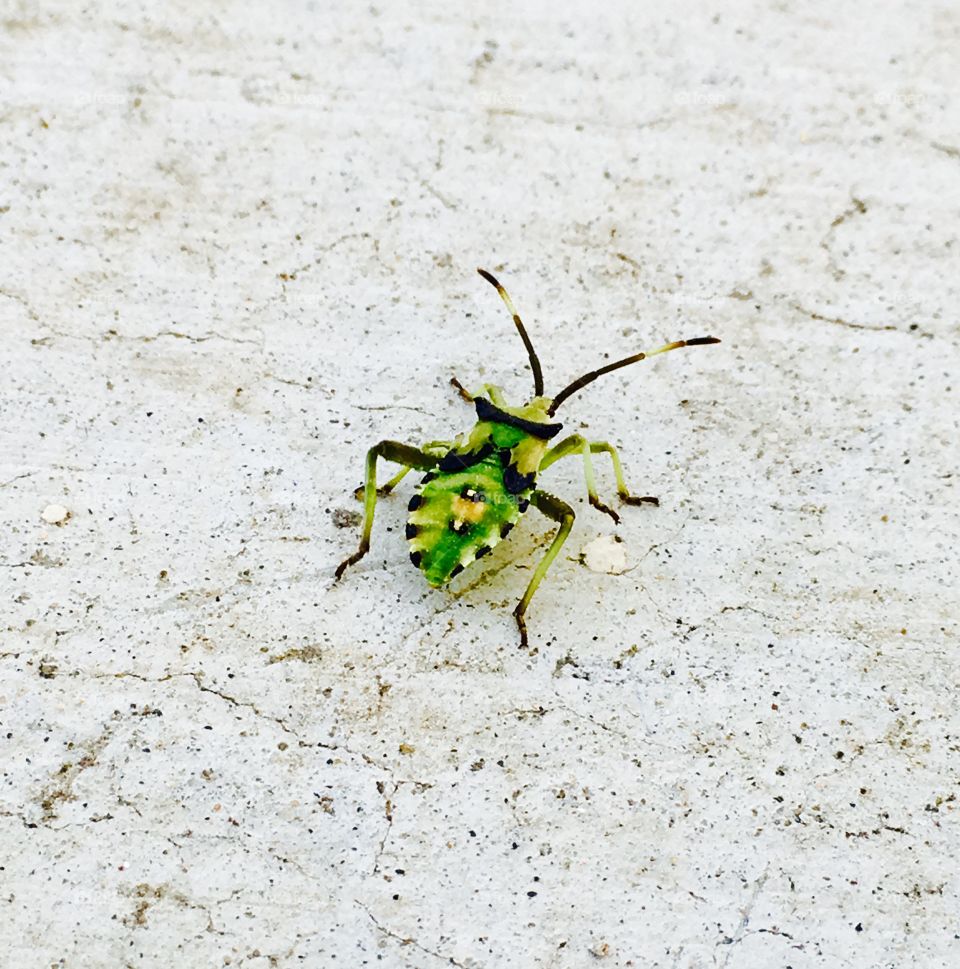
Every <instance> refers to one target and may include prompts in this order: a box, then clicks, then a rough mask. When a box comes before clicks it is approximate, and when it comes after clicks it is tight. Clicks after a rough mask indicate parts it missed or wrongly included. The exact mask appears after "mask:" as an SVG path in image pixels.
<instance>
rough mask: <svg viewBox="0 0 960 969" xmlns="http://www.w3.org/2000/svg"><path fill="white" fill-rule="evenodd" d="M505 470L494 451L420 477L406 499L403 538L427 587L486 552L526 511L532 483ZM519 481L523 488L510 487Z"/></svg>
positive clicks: (450, 575)
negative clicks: (458, 467)
mask: <svg viewBox="0 0 960 969" xmlns="http://www.w3.org/2000/svg"><path fill="white" fill-rule="evenodd" d="M508 468H509V465H506V466H505V465H504V463H503V461H502V459H501V456H500V454H499V453H497V452H493V453H490V454H487V455H485V456H483V457H482V458H480V460H477V461H475V462H474V463H473V464H471V465H470V466H469V467H466V468H464V469H463V470H461V471H449V472H444V471H440V472H430V473H429V474H427V475H425V476H424V478H423V481H422V482H421V486H420V491H419V493H418V494H416V495H414V496H413V498H412V499H411V501H410V505H409V510H410V515H409V517H408V520H407V540H408V541H409V543H410V558H411V561H412V562H413V564H414V565H416V566H417V567H418V568H419V569H421V571H422V572H423V574H424V576H425V577H426V579H427V581H428V582H429V583H430V584H431V585H434V586H440V585H444V584H445V583H447V582H449V581H450V579H452V578H454V577H455V576H457V575H459V574H460V573H461V572H462V571H463V570H464V569H465V568H466V567H467V566H468V565H470V564H471V563H472V562H473V561H474V560H475V559H478V558H481V557H482V556H484V555H486V554H487V552H489V551H490V549H492V548H493V547H494V546H495V545H497V544H498V543H499V542H500V541H501V540H502V539H503V538H505V537H506V535H507V534H508V533H509V531H510V529H511V528H512V527H513V526H514V524H515V523H516V522H517V521H518V520H519V518H520V515H521V514H522V512H523V511H525V510H526V505H527V502H528V499H529V494H530V490H531V489H532V487H533V482H532V480H530V481H529V482H528V481H527V480H523V481H518V480H517V479H515V478H511V477H510V475H509V473H508ZM508 479H509V480H508ZM528 483H529V487H527V485H528ZM518 484H523V485H524V487H523V488H521V489H520V490H519V491H514V490H513V489H514V488H516V486H517V485H518Z"/></svg>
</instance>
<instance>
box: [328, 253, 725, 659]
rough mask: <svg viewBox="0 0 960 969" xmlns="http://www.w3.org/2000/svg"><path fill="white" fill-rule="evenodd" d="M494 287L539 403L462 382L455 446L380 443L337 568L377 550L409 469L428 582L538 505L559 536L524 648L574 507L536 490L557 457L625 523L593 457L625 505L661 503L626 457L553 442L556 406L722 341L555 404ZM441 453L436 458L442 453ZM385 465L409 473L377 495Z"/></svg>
mask: <svg viewBox="0 0 960 969" xmlns="http://www.w3.org/2000/svg"><path fill="white" fill-rule="evenodd" d="M478 271H479V273H480V275H481V276H483V278H484V279H485V280H487V282H489V283H490V284H491V285H493V286H494V287H496V290H497V292H498V293H499V294H500V297H501V299H502V300H503V302H504V304H505V305H506V307H507V309H508V310H509V312H510V315H511V316H512V318H513V322H514V325H515V326H516V328H517V332H518V333H519V334H520V338H521V339H522V340H523V345H524V346H525V347H526V350H527V356H528V358H529V361H530V369H531V371H532V373H533V397H532V398H530V400H529V401H528V402H527V403H526V404H524V405H523V406H522V407H512V406H510V405H509V404H508V403H507V402H506V401H505V400H504V398H503V394H502V392H501V390H500V389H499V388H498V387H496V386H494V385H492V384H486V385H484V387H483V389H482V390H481V392H480V393H478V394H469V393H467V391H465V390H464V388H463V387H462V386H461V385H460V384H459V382H458V381H456V380H452V381H451V383H453V384H454V386H455V387H457V389H458V390H459V391H460V394H461V396H463V397H464V398H465V399H467V400H469V401H471V402H472V403H473V404H474V406H475V408H476V412H477V423H476V424H475V425H474V427H473V429H472V430H471V431H470V432H469V433H468V434H464V435H461V436H460V437H459V438H458V439H457V441H455V442H452V443H447V444H445V445H443V446H442V447H440V446H439V445H437V444H436V443H434V444H432V445H425V446H424V447H423V448H415V447H411V446H409V445H406V444H400V443H398V442H396V441H381V442H380V443H379V444H377V445H376V446H375V447H373V448H371V450H370V451H369V453H368V456H367V476H366V481H365V483H364V485H363V488H362V489H361V490H362V494H363V500H364V521H363V533H362V535H361V538H360V546H359V548H358V549H357V551H356V552H355V553H354V554H353V555H351V556H350V557H349V558H347V559H345V560H344V561H343V562H341V563H340V565H339V566H338V567H337V571H336V577H337V579H339V578H340V577H341V576H342V575H343V572H344V570H345V569H346V568H347V567H348V566H350V565H353V564H354V563H355V562H358V561H359V560H360V559H361V558H363V556H364V555H365V554H366V553H367V551H368V550H369V548H370V534H371V531H372V528H373V516H374V510H375V508H376V502H377V497H378V495H386V494H389V493H390V492H391V491H392V490H393V488H394V486H395V485H396V484H397V483H398V482H399V481H400V479H401V478H402V477H403V476H404V475H405V474H406V473H407V471H409V470H410V469H411V468H418V469H420V470H422V471H425V472H426V473H425V474H424V476H423V478H422V479H421V481H420V487H419V491H418V493H417V494H415V495H414V496H413V498H411V499H410V503H409V504H408V506H407V510H408V514H409V518H408V522H407V526H406V529H405V534H406V537H407V541H408V542H409V543H410V561H411V562H412V563H413V564H414V565H415V566H416V567H417V568H419V569H420V570H421V571H422V572H423V574H424V576H425V577H426V579H427V581H428V582H430V584H431V585H434V586H442V585H444V584H446V583H447V582H449V581H450V579H452V578H453V577H455V576H457V575H459V574H460V573H461V572H463V570H464V569H465V568H466V567H467V566H469V565H470V564H471V563H472V562H474V561H475V560H476V559H479V558H483V556H485V555H487V554H488V553H489V552H490V550H491V549H492V548H493V546H495V545H496V544H497V543H498V542H500V541H501V540H502V539H504V538H506V537H507V535H509V534H510V531H511V529H512V528H513V526H514V524H515V523H516V521H517V520H518V519H519V518H520V516H521V515H523V514H524V513H525V512H526V511H527V509H528V508H529V507H530V505H531V504H532V505H534V506H535V507H536V508H537V509H538V510H539V511H541V512H542V513H543V514H544V515H546V516H547V517H548V518H550V519H552V520H553V521H554V522H556V523H557V525H558V526H559V527H558V530H557V533H556V536H555V537H554V539H553V542H552V543H551V545H550V548H549V549H548V550H547V553H546V555H545V556H544V559H543V561H542V562H541V563H540V565H539V566H538V567H537V569H535V570H534V574H533V577H532V578H531V579H530V582H529V584H528V586H527V589H526V591H525V592H524V594H523V597H522V598H521V599H520V601H519V603H518V604H517V607H516V609H515V610H514V616H515V617H516V620H517V626H518V627H519V630H520V644H521V646H526V645H527V627H526V619H525V616H526V610H527V607H528V606H529V604H530V600H531V599H532V598H533V595H534V593H535V592H536V591H537V587H538V586H539V584H540V581H541V580H542V578H543V576H544V574H545V573H546V570H547V568H548V567H549V565H550V563H551V562H552V561H553V560H554V558H556V556H557V553H558V552H559V551H560V547H561V546H562V545H563V543H564V542H565V541H566V539H567V536H568V534H569V533H570V529H571V527H572V525H573V520H574V513H573V509H572V508H571V507H570V506H569V505H568V504H566V502H563V501H561V500H560V499H559V498H555V497H554V496H553V495H551V494H549V493H548V492H546V491H543V490H541V489H538V488H537V486H536V485H537V477H538V475H539V474H540V473H541V472H542V471H544V470H546V468H548V467H549V466H550V465H551V464H553V463H554V462H555V461H557V460H559V459H560V458H563V457H566V456H568V455H572V454H578V455H580V457H581V459H582V460H583V464H584V473H585V476H586V479H587V496H588V498H589V499H590V504H591V505H592V506H593V507H595V508H597V509H599V510H600V511H602V512H605V513H606V514H608V515H610V516H611V517H612V518H613V519H614V520H615V521H617V522H619V516H618V515H617V513H616V512H615V511H614V510H613V509H612V508H610V507H608V506H607V505H605V504H604V503H603V502H602V501H600V498H599V496H598V495H597V492H596V487H595V485H594V483H593V481H594V479H593V465H592V462H591V458H590V456H591V454H596V453H599V452H603V453H606V454H609V455H610V458H611V460H612V462H613V471H614V475H615V477H616V481H617V493H618V494H619V496H620V499H621V501H622V502H624V503H625V504H633V505H636V504H641V503H648V504H656V503H657V499H656V498H652V497H636V496H634V495H631V494H630V492H629V490H628V489H627V485H626V482H625V481H624V479H623V472H622V471H621V468H620V459H619V457H618V456H617V451H616V449H615V448H614V447H613V445H612V444H608V443H606V442H605V441H588V440H587V439H586V438H584V437H582V436H581V435H579V434H572V435H570V436H569V437H567V438H564V439H563V440H562V441H561V442H560V443H559V444H555V445H553V446H552V447H551V446H549V445H548V443H547V442H548V441H551V440H552V439H553V438H554V437H556V436H557V434H559V433H560V431H561V430H562V429H563V425H562V424H559V423H557V422H556V421H553V420H551V418H553V417H554V416H555V415H556V413H557V409H558V408H559V407H560V406H561V405H562V404H563V403H564V402H565V401H566V400H567V399H569V398H570V397H571V396H573V394H575V393H577V392H578V391H580V390H582V389H583V388H584V387H586V386H587V385H588V384H590V383H592V382H593V381H594V380H596V379H597V378H598V377H601V376H603V375H604V374H607V373H610V372H611V371H613V370H618V369H619V368H621V367H626V366H629V365H630V364H633V363H637V362H639V361H640V360H645V359H646V358H647V357H651V356H653V355H654V354H658V353H666V352H668V351H670V350H677V349H679V348H681V347H692V346H708V345H710V344H714V343H719V342H720V341H719V340H718V339H717V338H716V337H712V336H706V337H696V338H695V339H692V340H676V341H674V342H672V343H667V344H665V345H664V346H662V347H659V348H657V349H656V350H648V351H646V352H644V353H635V354H633V355H631V356H628V357H623V358H622V359H620V360H616V361H615V362H613V363H609V364H606V365H604V366H602V367H600V368H598V369H597V370H590V371H588V372H587V373H585V374H583V375H582V376H580V377H578V378H577V379H576V380H574V381H573V382H572V383H569V384H567V386H566V387H564V388H563V390H561V391H560V392H559V393H558V394H556V395H555V396H554V397H547V396H544V390H543V371H542V369H541V367H540V361H539V359H538V358H537V355H536V353H535V351H534V349H533V344H532V342H531V340H530V337H529V336H528V335H527V331H526V329H525V327H524V325H523V323H522V322H521V320H520V317H519V316H518V315H517V312H516V310H515V309H514V308H513V302H512V301H511V299H510V297H509V295H507V291H506V290H505V289H504V288H503V287H502V286H501V285H500V283H498V282H497V280H496V279H494V277H493V276H491V275H490V273H488V272H487V271H486V270H484V269H481V270H478ZM438 452H439V453H438ZM378 458H385V459H387V460H388V461H394V462H396V463H398V464H400V465H402V470H401V471H400V472H399V473H398V474H396V475H395V476H394V477H393V478H392V479H391V480H390V481H388V482H387V483H386V484H385V485H384V486H383V487H382V488H381V489H380V490H379V491H378V490H377V476H376V462H377V459H378Z"/></svg>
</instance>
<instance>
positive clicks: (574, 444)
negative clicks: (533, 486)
mask: <svg viewBox="0 0 960 969" xmlns="http://www.w3.org/2000/svg"><path fill="white" fill-rule="evenodd" d="M608 446H609V445H608ZM592 449H593V448H592V445H591V444H590V442H589V441H588V440H587V439H586V438H585V437H583V435H581V434H571V435H570V437H567V438H564V439H563V440H562V441H561V442H560V443H559V444H557V445H555V446H554V447H552V448H550V450H549V451H547V453H546V454H545V455H544V456H543V460H542V461H541V462H540V470H541V471H543V470H544V469H546V468H549V467H550V465H551V464H553V463H554V461H559V460H560V458H565V457H567V455H569V454H580V455H582V456H583V476H584V478H586V479H587V497H588V498H589V499H590V504H591V505H593V507H594V508H596V509H597V510H598V511H602V512H604V513H605V514H607V515H609V516H610V517H611V518H612V519H613V520H614V521H615V522H619V521H620V516H619V515H618V514H617V513H616V512H615V511H614V510H613V509H612V508H610V507H609V506H608V505H605V504H604V503H603V502H602V501H601V500H600V498H599V496H598V495H597V482H596V479H595V478H594V476H593V462H592V461H591V460H590V451H591V450H592ZM620 483H621V479H619V478H618V479H617V487H618V488H619V486H620ZM624 488H626V485H624ZM627 494H629V492H627Z"/></svg>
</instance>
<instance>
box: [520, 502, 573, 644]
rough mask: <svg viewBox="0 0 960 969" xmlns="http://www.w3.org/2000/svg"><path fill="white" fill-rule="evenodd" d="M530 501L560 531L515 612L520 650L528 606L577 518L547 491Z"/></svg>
mask: <svg viewBox="0 0 960 969" xmlns="http://www.w3.org/2000/svg"><path fill="white" fill-rule="evenodd" d="M530 501H531V502H533V504H534V505H535V506H536V507H537V508H538V509H539V510H540V511H541V512H543V514H544V515H546V516H547V518H552V519H553V520H554V521H555V522H559V523H560V529H559V530H558V531H557V534H556V535H555V536H554V538H553V541H552V542H551V543H550V548H548V549H547V554H546V555H544V557H543V558H542V559H541V560H540V564H539V565H538V566H537V567H536V569H535V570H534V573H533V578H532V579H531V580H530V584H529V585H528V586H527V591H526V592H524V594H523V598H522V599H521V600H520V601H519V602H518V603H517V608H516V609H514V610H513V614H514V616H515V617H516V620H517V626H518V627H519V628H520V648H521V649H526V648H527V645H528V643H527V623H526V618H525V617H526V612H527V606H529V605H530V600H531V599H532V598H533V595H534V593H535V592H536V591H537V587H538V586H539V585H540V581H541V579H543V577H544V575H546V572H547V569H549V568H550V565H551V563H552V562H553V560H554V559H555V558H556V557H557V553H558V552H559V551H560V547H561V546H562V545H563V543H564V542H565V541H566V540H567V536H568V535H569V534H570V529H571V528H572V527H573V520H574V518H575V517H576V516H575V515H574V513H573V509H572V508H571V507H570V506H569V505H568V504H567V503H566V502H565V501H561V500H560V499H559V498H555V497H554V496H553V495H551V494H547V492H546V491H535V492H534V493H533V494H532V495H531V496H530Z"/></svg>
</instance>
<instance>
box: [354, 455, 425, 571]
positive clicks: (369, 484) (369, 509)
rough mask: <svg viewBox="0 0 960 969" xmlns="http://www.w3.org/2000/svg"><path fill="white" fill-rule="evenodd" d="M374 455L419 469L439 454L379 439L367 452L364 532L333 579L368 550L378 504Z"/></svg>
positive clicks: (423, 467) (364, 487)
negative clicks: (354, 549) (357, 544)
mask: <svg viewBox="0 0 960 969" xmlns="http://www.w3.org/2000/svg"><path fill="white" fill-rule="evenodd" d="M377 458H384V459H386V460H387V461H395V462H396V463H397V464H403V465H405V466H406V468H408V469H409V468H420V469H422V470H429V469H430V468H434V467H436V465H437V462H438V461H439V460H440V456H439V455H434V454H428V453H427V452H426V451H423V450H420V449H419V448H415V447H411V446H410V445H409V444H400V443H399V442H397V441H381V442H380V443H379V444H375V445H374V446H373V447H372V448H370V450H369V451H367V462H366V480H365V483H364V486H363V532H362V533H361V536H360V547H359V548H358V549H357V550H356V552H354V553H353V555H351V556H350V557H349V558H346V559H344V560H343V561H342V562H341V563H340V564H339V565H338V566H337V571H336V576H335V580H336V579H339V578H340V576H342V575H343V573H344V571H345V570H346V569H347V567H348V566H350V565H354V564H355V563H357V562H359V561H360V559H362V558H363V557H364V555H366V554H367V552H368V551H369V550H370V533H371V531H373V513H374V509H375V508H376V505H377Z"/></svg>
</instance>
